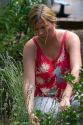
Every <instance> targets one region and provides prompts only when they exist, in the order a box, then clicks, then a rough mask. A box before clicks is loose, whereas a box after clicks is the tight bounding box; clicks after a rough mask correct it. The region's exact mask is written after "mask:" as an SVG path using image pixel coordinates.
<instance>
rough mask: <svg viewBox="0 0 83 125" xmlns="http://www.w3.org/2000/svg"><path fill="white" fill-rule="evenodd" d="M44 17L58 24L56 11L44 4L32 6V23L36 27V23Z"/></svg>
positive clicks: (30, 18) (30, 14)
mask: <svg viewBox="0 0 83 125" xmlns="http://www.w3.org/2000/svg"><path fill="white" fill-rule="evenodd" d="M40 18H42V19H43V20H44V21H49V22H51V23H55V24H56V15H55V13H54V11H53V10H52V9H51V8H49V7H48V6H46V5H44V4H37V5H35V6H33V7H32V10H31V12H30V13H29V21H30V24H31V25H32V26H33V27H35V24H36V23H37V22H38V21H39V19H40Z"/></svg>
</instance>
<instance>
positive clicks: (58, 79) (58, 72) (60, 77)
mask: <svg viewBox="0 0 83 125" xmlns="http://www.w3.org/2000/svg"><path fill="white" fill-rule="evenodd" d="M53 74H54V75H56V82H57V83H62V81H63V75H62V73H61V67H59V66H57V68H55V69H54V71H53Z"/></svg>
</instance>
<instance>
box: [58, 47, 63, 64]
mask: <svg viewBox="0 0 83 125" xmlns="http://www.w3.org/2000/svg"><path fill="white" fill-rule="evenodd" d="M62 61H64V48H63V49H62V53H61V55H60V57H59V58H58V61H57V63H60V62H62Z"/></svg>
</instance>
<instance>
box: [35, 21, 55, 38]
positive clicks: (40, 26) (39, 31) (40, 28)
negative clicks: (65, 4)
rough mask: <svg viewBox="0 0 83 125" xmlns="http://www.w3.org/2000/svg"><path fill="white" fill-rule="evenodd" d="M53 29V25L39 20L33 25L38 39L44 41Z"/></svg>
mask: <svg viewBox="0 0 83 125" xmlns="http://www.w3.org/2000/svg"><path fill="white" fill-rule="evenodd" d="M54 28H55V24H52V23H50V22H49V21H44V20H43V19H40V20H39V21H38V22H37V23H36V25H35V32H36V35H37V36H38V37H39V38H40V39H43V40H45V39H46V37H49V36H50V35H51V34H53V32H54Z"/></svg>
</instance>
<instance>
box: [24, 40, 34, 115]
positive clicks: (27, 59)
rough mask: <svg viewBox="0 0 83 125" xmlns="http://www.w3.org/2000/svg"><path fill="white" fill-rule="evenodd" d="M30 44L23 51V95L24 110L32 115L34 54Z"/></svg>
mask: <svg viewBox="0 0 83 125" xmlns="http://www.w3.org/2000/svg"><path fill="white" fill-rule="evenodd" d="M34 51H35V50H34V47H33V45H32V44H31V43H30V42H27V43H26V45H25V46H24V50H23V66H24V84H23V93H24V99H25V105H26V110H27V112H28V114H29V115H30V114H32V110H33V103H34V92H35V52H34Z"/></svg>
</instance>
